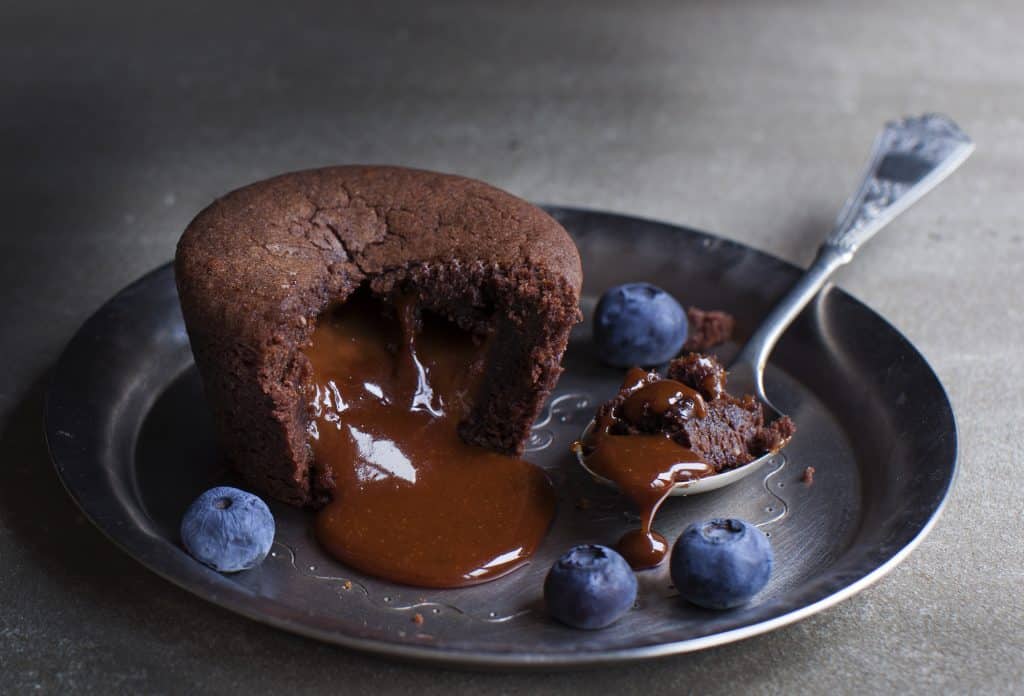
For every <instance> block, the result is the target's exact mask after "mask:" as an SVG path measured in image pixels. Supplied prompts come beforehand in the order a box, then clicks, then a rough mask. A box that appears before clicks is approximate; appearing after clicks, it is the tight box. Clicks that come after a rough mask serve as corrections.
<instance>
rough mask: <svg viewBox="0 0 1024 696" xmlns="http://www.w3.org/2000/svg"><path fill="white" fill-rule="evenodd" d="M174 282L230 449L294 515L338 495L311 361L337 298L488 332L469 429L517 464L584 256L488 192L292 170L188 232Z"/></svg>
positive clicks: (400, 178) (402, 172)
mask: <svg viewBox="0 0 1024 696" xmlns="http://www.w3.org/2000/svg"><path fill="white" fill-rule="evenodd" d="M175 275H176V280H177V284H178V293H179V296H180V299H181V306H182V312H183V315H184V318H185V325H186V327H187V329H188V333H189V338H190V340H191V344H192V350H193V353H194V355H195V358H196V364H197V366H198V368H199V371H200V374H201V375H202V378H203V383H204V387H205V390H206V394H207V398H208V400H209V402H210V405H211V408H212V411H213V415H214V419H215V422H216V426H217V431H218V434H219V438H220V441H221V444H222V447H223V450H224V453H225V455H226V456H227V458H228V460H229V462H230V463H231V464H232V466H233V467H234V468H235V469H236V470H238V471H239V473H241V474H242V476H243V477H244V478H246V480H247V481H248V482H249V483H250V484H251V485H253V486H254V487H255V488H257V489H259V490H260V491H261V492H264V493H266V494H268V495H270V496H272V497H274V498H277V499H279V500H283V501H285V502H289V503H292V504H296V505H319V504H322V503H323V502H325V501H326V500H327V498H328V497H329V495H330V491H331V488H332V482H331V480H330V475H329V473H328V472H327V471H326V470H324V469H322V468H320V467H317V466H316V464H315V462H314V461H313V459H312V455H311V452H310V448H309V446H308V435H307V430H306V428H307V426H308V422H309V414H308V404H307V397H306V395H305V394H304V389H305V387H306V385H307V384H308V383H309V380H310V367H309V363H308V360H307V359H306V358H305V356H304V355H303V354H302V352H301V347H302V346H304V345H305V344H306V343H307V342H308V341H309V338H310V335H311V334H312V331H313V328H314V327H315V324H316V319H317V317H318V316H319V315H320V313H321V312H322V311H323V310H324V309H325V308H326V307H327V306H328V305H330V304H331V303H334V302H342V301H344V300H345V299H346V298H347V297H348V296H349V295H350V294H351V293H352V292H354V291H355V290H356V289H357V288H359V287H360V286H362V285H368V286H369V287H370V289H371V290H372V291H373V292H374V293H376V294H378V295H381V296H388V295H391V294H394V293H413V294H415V295H416V296H417V297H418V298H419V303H420V305H421V306H422V307H423V308H426V309H430V310H431V311H435V312H438V313H440V314H442V315H444V316H446V317H447V318H449V319H450V320H452V321H454V322H455V323H457V324H458V325H459V326H460V327H462V328H463V329H465V330H468V331H475V332H480V333H484V332H487V333H493V334H494V339H495V340H492V341H490V345H491V346H492V348H491V352H490V353H489V355H488V358H487V368H486V369H487V374H486V377H485V379H484V380H483V384H484V387H483V388H482V389H483V391H482V392H481V393H480V394H478V396H477V399H476V406H475V407H474V409H473V410H472V412H471V413H470V415H469V417H467V419H466V420H465V421H464V422H463V423H462V427H461V430H460V432H461V433H462V435H463V437H464V438H465V439H466V440H467V441H469V442H472V443H474V444H480V445H483V446H485V447H488V448H490V449H494V450H497V451H500V452H507V453H511V454H519V453H521V451H522V447H523V442H524V441H525V439H526V436H527V435H528V434H529V428H530V425H531V424H532V422H533V420H534V418H535V417H536V415H537V413H538V411H539V410H540V408H541V406H542V405H543V402H544V399H545V398H546V397H547V395H548V394H549V393H550V390H551V389H552V388H553V387H554V385H555V382H556V381H557V379H558V376H559V374H560V373H561V367H560V362H561V357H562V353H563V352H564V350H565V346H566V344H567V342H568V338H569V332H570V330H571V328H572V326H573V325H574V324H575V323H577V322H578V321H579V319H580V315H579V309H578V302H579V292H580V286H581V283H582V268H581V264H580V259H579V254H578V252H577V250H576V247H575V245H574V244H573V242H572V240H571V239H570V237H569V235H568V234H567V233H566V231H565V230H564V229H563V228H562V227H561V225H559V224H558V223H557V222H556V221H555V220H554V219H552V218H551V217H550V216H548V215H547V214H546V213H544V212H543V211H542V210H540V209H539V208H536V207H535V206H532V205H530V204H529V203H527V202H526V201H523V200H521V199H519V198H517V197H515V196H512V195H511V194H508V193H505V192H503V191H501V190H499V189H496V188H494V187H493V186H490V185H488V184H485V183H483V182H479V181H475V180H472V179H467V178H464V177H459V176H453V175H448V174H439V173H434V172H426V171H421V170H413V169H404V168H399V167H382V166H345V167H330V168H326V169H316V170H309V171H302V172H295V173H291V174H285V175H282V176H278V177H275V178H272V179H268V180H266V181H261V182H258V183H255V184H252V185H249V186H246V187H244V188H241V189H239V190H237V191H234V192H232V193H230V194H228V195H226V196H224V197H222V198H220V199H218V200H217V201H215V202H214V203H213V204H212V205H210V206H209V207H207V208H206V209H205V210H203V211H202V212H201V213H199V215H198V216H197V217H196V218H195V219H194V220H193V221H192V223H191V224H190V225H189V226H188V228H187V229H186V231H185V233H184V234H183V236H182V238H181V240H180V241H179V243H178V250H177V255H176V257H175Z"/></svg>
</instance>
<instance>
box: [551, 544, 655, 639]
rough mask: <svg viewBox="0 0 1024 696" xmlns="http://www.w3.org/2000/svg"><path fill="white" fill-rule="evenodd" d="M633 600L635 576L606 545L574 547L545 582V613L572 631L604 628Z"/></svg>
mask: <svg viewBox="0 0 1024 696" xmlns="http://www.w3.org/2000/svg"><path fill="white" fill-rule="evenodd" d="M635 601H636V575H634V574H633V569H632V568H630V567H629V564H628V563H626V559H624V558H623V557H622V556H620V555H619V554H618V553H616V552H615V551H612V550H611V549H609V548H608V547H606V546H598V545H597V544H584V545H582V546H574V547H572V548H571V549H569V551H568V552H567V553H566V554H565V555H564V556H562V557H561V558H559V559H558V560H557V561H555V564H554V565H553V566H551V570H550V571H548V577H547V579H545V580H544V602H545V604H547V607H548V613H549V614H551V615H552V616H553V617H555V618H556V619H558V620H559V621H561V622H562V623H564V624H568V625H570V626H572V627H574V628H604V627H605V626H607V625H609V624H610V623H612V622H613V621H615V620H616V619H618V618H619V617H620V616H622V615H623V614H625V613H626V612H627V611H629V609H630V607H632V606H633V602H635Z"/></svg>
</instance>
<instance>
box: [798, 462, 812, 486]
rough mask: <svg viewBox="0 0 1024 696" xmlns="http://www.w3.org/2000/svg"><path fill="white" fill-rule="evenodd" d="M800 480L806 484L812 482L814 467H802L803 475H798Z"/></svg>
mask: <svg viewBox="0 0 1024 696" xmlns="http://www.w3.org/2000/svg"><path fill="white" fill-rule="evenodd" d="M800 480H801V481H803V482H804V483H806V484H807V485H808V486H810V485H811V484H812V483H814V467H813V466H809V467H807V468H806V469H804V475H803V476H801V477H800Z"/></svg>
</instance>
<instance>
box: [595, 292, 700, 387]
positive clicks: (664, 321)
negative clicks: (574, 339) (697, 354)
mask: <svg viewBox="0 0 1024 696" xmlns="http://www.w3.org/2000/svg"><path fill="white" fill-rule="evenodd" d="M686 330H687V324H686V312H684V311H683V308H682V307H681V306H680V304H679V303H678V302H676V298H674V297H672V295H670V294H668V293H667V292H665V291H664V290H662V289H661V288H659V287H655V286H654V285H651V284H650V283H627V284H625V285H618V286H616V287H614V288H610V289H608V290H607V291H605V293H604V294H603V295H602V296H601V299H600V300H599V301H598V303H597V309H596V310H595V312H594V341H595V342H596V344H597V348H598V350H599V351H600V354H601V359H602V360H604V361H605V362H606V363H608V364H609V365H613V366H615V367H633V366H636V365H639V366H643V367H652V366H654V365H660V364H662V363H665V362H668V361H669V360H671V359H672V358H674V357H676V355H678V354H679V349H680V348H682V347H683V343H685V342H686Z"/></svg>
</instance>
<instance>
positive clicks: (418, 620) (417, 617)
mask: <svg viewBox="0 0 1024 696" xmlns="http://www.w3.org/2000/svg"><path fill="white" fill-rule="evenodd" d="M412 622H413V623H414V624H416V625H417V626H422V625H423V614H421V613H419V612H416V613H415V614H413V615H412Z"/></svg>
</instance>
